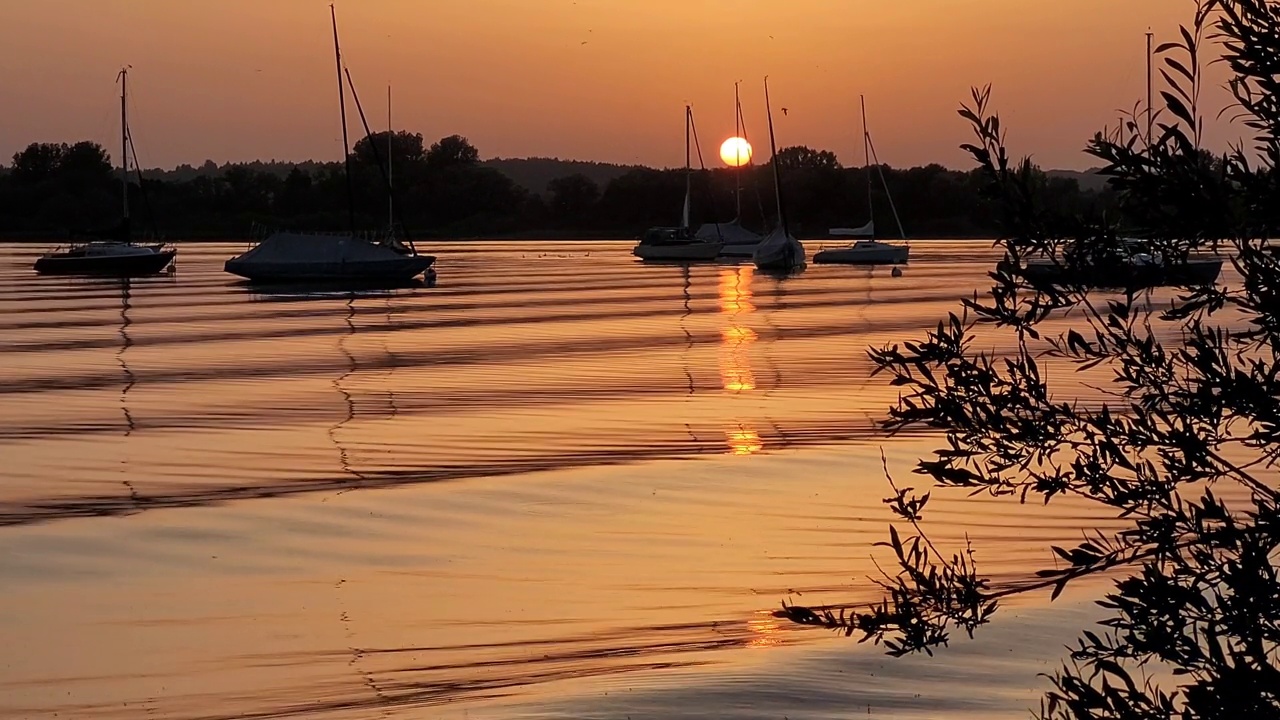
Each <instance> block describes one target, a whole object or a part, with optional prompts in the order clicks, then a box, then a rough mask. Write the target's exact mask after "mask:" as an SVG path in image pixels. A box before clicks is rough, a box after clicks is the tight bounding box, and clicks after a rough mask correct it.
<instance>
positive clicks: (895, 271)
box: [890, 265, 902, 277]
mask: <svg viewBox="0 0 1280 720" xmlns="http://www.w3.org/2000/svg"><path fill="white" fill-rule="evenodd" d="M890 274H891V275H893V276H894V277H902V268H900V267H898V266H896V265H895V266H894V268H893V272H892V273H890Z"/></svg>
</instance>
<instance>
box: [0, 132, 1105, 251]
mask: <svg viewBox="0 0 1280 720" xmlns="http://www.w3.org/2000/svg"><path fill="white" fill-rule="evenodd" d="M388 139H389V138H388V133H386V132H382V133H376V134H375V135H373V136H372V142H374V143H376V144H377V148H378V151H379V154H381V155H386V152H387V147H388ZM390 140H391V149H392V152H391V155H392V160H393V174H394V177H393V180H394V184H395V190H394V196H395V200H396V211H397V216H398V222H399V223H401V224H402V225H403V228H402V229H403V230H404V231H406V232H407V233H408V234H409V236H410V237H415V238H442V239H443V238H448V239H471V238H474V239H480V238H484V239H521V238H529V239H537V238H557V239H573V238H581V239H588V238H589V239H632V238H636V237H638V236H639V235H640V234H641V233H643V232H644V230H645V229H646V228H649V227H653V226H658V225H675V224H679V220H680V209H681V206H682V204H683V199H684V183H685V176H684V170H683V169H662V170H658V169H653V168H647V167H641V166H625V165H611V164H606V163H592V162H579V161H567V160H557V159H547V158H528V159H500V158H499V159H492V160H485V161H481V160H480V159H479V152H478V150H477V149H476V148H475V147H474V146H472V145H471V143H470V142H468V141H467V139H466V138H463V137H461V136H457V135H453V136H449V137H446V138H442V139H441V140H440V141H438V142H436V143H434V144H432V145H431V146H430V147H427V146H426V145H425V143H424V140H423V138H422V136H421V135H419V134H414V133H409V132H405V131H397V132H395V133H394V135H393V137H391V138H390ZM112 159H113V158H112V157H111V155H110V154H109V153H108V152H107V151H106V149H105V148H103V147H102V146H101V145H98V144H97V143H93V142H88V141H82V142H77V143H73V144H65V143H33V144H31V145H29V146H28V147H27V148H26V149H24V150H22V151H21V152H18V153H16V154H15V155H14V156H13V159H12V164H11V165H10V166H8V167H4V166H0V238H3V239H6V240H32V241H49V240H58V239H64V238H66V237H67V236H68V233H69V232H71V231H73V230H89V229H93V228H101V227H109V226H111V225H113V224H115V223H116V222H117V221H118V219H119V216H120V174H119V170H118V169H113V167H112V164H111V163H112ZM779 160H780V161H781V164H782V166H783V168H784V172H785V174H786V180H785V184H784V191H785V193H786V195H787V198H786V199H787V202H788V207H789V208H791V209H790V210H789V215H790V216H791V217H792V218H794V219H793V220H792V226H793V232H795V233H796V235H797V236H798V237H801V238H820V237H825V236H826V230H827V228H829V227H837V226H851V225H861V224H862V223H864V222H866V217H865V214H866V211H865V208H866V198H867V173H866V171H865V170H864V169H863V168H860V167H859V168H845V167H842V166H841V165H840V164H839V162H838V161H837V160H836V156H835V154H834V153H831V152H828V151H818V150H812V149H810V148H807V147H801V146H796V147H790V148H785V149H783V150H781V151H779ZM351 161H352V162H351V169H352V176H353V183H352V185H353V188H354V194H355V207H356V230H357V231H360V232H363V231H374V230H379V229H385V228H386V226H387V215H388V212H387V193H386V188H385V185H384V183H383V180H382V176H381V174H380V172H379V170H378V165H377V161H376V157H375V155H374V153H373V151H372V148H371V141H370V138H363V139H361V140H360V141H359V142H357V143H356V145H355V147H354V149H353V151H352V153H351ZM880 169H881V170H882V171H883V175H884V181H883V184H882V182H881V180H880V177H879V173H876V174H874V175H873V179H872V188H871V195H872V198H873V204H874V209H875V212H876V216H877V217H879V218H886V219H887V218H890V217H891V210H890V207H889V201H888V197H889V195H886V193H885V187H884V185H886V184H887V186H888V190H889V193H890V194H891V196H892V198H893V200H894V203H895V204H896V205H897V208H898V211H899V213H901V214H902V218H903V225H904V226H905V229H906V232H907V234H908V235H909V236H911V237H917V238H938V239H945V238H987V237H994V236H995V235H996V234H997V232H998V230H999V222H998V216H997V209H996V208H995V207H994V206H993V205H992V204H991V203H990V202H989V201H988V200H986V199H984V198H983V197H982V193H981V190H982V183H983V180H982V178H981V175H980V174H979V173H978V172H977V171H968V172H960V171H955V170H948V169H947V168H944V167H942V166H941V165H936V164H935V165H926V166H923V167H915V168H909V169H896V168H892V167H888V166H882V167H881V168H880ZM342 170H343V164H342V163H341V162H331V163H318V162H303V163H286V162H251V163H227V164H223V165H216V164H215V163H213V162H212V161H206V162H205V163H204V165H202V166H201V167H199V168H196V167H192V166H189V165H183V166H179V167H178V168H175V169H174V170H167V171H166V170H143V171H142V172H141V173H137V172H134V173H133V174H132V177H131V180H130V185H131V188H130V210H131V214H132V215H133V217H134V229H135V232H138V233H141V234H143V235H150V236H155V237H165V238H172V239H179V240H210V241H212V240H240V239H244V238H245V237H247V236H249V235H250V233H251V230H252V228H254V227H255V226H266V227H271V228H281V229H291V230H307V231H345V230H349V229H350V224H349V220H348V215H347V195H346V184H345V180H344V178H343V173H342ZM740 181H741V185H742V191H741V207H742V222H743V224H744V225H746V226H747V227H754V228H758V229H760V228H767V227H769V226H770V224H771V223H772V222H773V220H772V217H771V212H772V211H770V210H769V209H768V208H770V207H772V199H771V198H772V193H773V179H772V176H771V175H770V174H769V173H768V172H767V165H756V166H752V167H748V168H745V169H744V170H743V171H742V173H741V178H740ZM1037 183H1038V192H1039V193H1041V194H1042V196H1043V198H1044V199H1045V202H1046V203H1047V204H1049V205H1050V206H1052V207H1055V208H1058V209H1060V210H1061V211H1063V212H1077V213H1083V214H1088V215H1095V214H1096V215H1100V214H1101V213H1103V212H1108V213H1114V212H1116V203H1115V198H1114V194H1113V193H1112V192H1111V191H1110V190H1109V189H1107V188H1106V187H1105V184H1104V183H1103V182H1102V179H1101V177H1100V176H1098V175H1096V174H1093V173H1072V172H1067V171H1049V172H1047V173H1038V175H1037ZM734 187H735V179H734V172H733V171H732V170H729V169H727V168H717V169H714V170H698V171H696V174H695V178H694V198H693V212H692V221H693V224H695V225H697V224H699V223H702V222H717V221H719V222H727V221H729V220H731V219H733V217H734V214H735V202H734ZM882 225H883V228H882V229H883V230H885V231H887V230H888V229H889V228H890V227H891V226H892V223H888V224H885V223H882Z"/></svg>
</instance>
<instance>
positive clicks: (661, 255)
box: [631, 242, 723, 262]
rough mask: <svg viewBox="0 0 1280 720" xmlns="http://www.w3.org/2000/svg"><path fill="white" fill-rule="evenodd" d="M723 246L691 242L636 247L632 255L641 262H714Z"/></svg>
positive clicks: (642, 244)
mask: <svg viewBox="0 0 1280 720" xmlns="http://www.w3.org/2000/svg"><path fill="white" fill-rule="evenodd" d="M722 247H723V246H722V245H721V244H720V243H709V242H691V243H681V244H669V245H668V244H663V245H657V244H652V245H646V244H644V243H641V244H639V245H636V246H635V248H634V249H633V250H632V251H631V254H632V255H635V256H636V257H638V258H640V259H641V260H659V261H661V260H666V261H674V262H694V261H699V260H715V259H716V258H717V257H718V256H719V255H720V251H721V248H722Z"/></svg>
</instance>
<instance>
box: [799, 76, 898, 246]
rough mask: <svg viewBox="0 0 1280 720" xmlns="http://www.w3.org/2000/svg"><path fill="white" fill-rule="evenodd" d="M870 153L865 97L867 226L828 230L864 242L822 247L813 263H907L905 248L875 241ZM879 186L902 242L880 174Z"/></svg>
mask: <svg viewBox="0 0 1280 720" xmlns="http://www.w3.org/2000/svg"><path fill="white" fill-rule="evenodd" d="M873 152H875V151H874V149H873V146H872V144H871V133H870V131H868V130H867V102H866V98H862V154H863V163H862V166H863V170H864V171H865V173H866V176H867V215H868V216H870V219H869V220H868V221H867V224H866V225H863V226H862V227H859V228H831V229H830V230H828V231H827V233H828V234H829V235H831V236H832V237H854V238H865V239H863V240H855V241H854V242H853V244H852V245H848V246H846V247H838V248H829V249H827V248H824V249H822V250H820V251H818V253H817V254H816V255H814V256H813V261H814V262H816V263H826V264H840V265H899V264H902V263H905V262H907V258H908V257H909V256H910V253H911V248H909V247H907V246H906V245H891V244H889V243H884V242H880V241H878V240H876V239H875V237H876V219H875V215H874V204H873V203H872V201H871V189H872V186H873V182H872V178H871V176H872V172H871V167H872V166H871V155H872V153H873ZM879 168H880V166H879V160H878V159H877V162H876V169H877V170H879ZM880 183H881V184H882V185H884V192H885V195H886V196H887V197H888V198H889V208H890V209H891V210H892V211H893V219H894V221H895V222H897V224H898V234H899V235H900V236H902V239H903V240H905V239H906V238H907V234H906V231H904V230H903V229H902V221H901V220H900V219H899V218H898V208H897V207H896V206H894V204H893V195H892V194H890V193H889V184H888V183H887V182H885V179H884V174H883V172H881V173H880Z"/></svg>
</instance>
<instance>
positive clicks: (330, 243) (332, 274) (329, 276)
mask: <svg viewBox="0 0 1280 720" xmlns="http://www.w3.org/2000/svg"><path fill="white" fill-rule="evenodd" d="M329 13H330V17H331V19H332V21H333V52H334V57H335V60H336V63H337V67H338V108H339V113H340V114H341V116H342V146H343V152H344V154H343V159H344V164H343V166H344V172H345V175H346V180H347V190H348V194H347V212H348V216H349V217H350V219H351V225H352V231H351V232H348V233H305V232H273V233H271V234H269V235H268V236H267V237H266V238H265V239H263V240H262V241H261V242H259V243H258V244H257V245H256V246H254V247H253V248H251V249H250V250H248V251H247V252H245V253H243V254H242V255H239V256H237V257H234V258H231V259H230V260H228V261H227V262H226V265H225V266H224V269H225V270H226V271H227V272H229V273H231V274H233V275H239V276H240V277H243V278H246V279H248V280H249V281H251V282H254V283H266V284H275V285H286V284H290V283H325V284H328V285H330V286H333V285H341V284H343V283H349V284H351V285H352V286H359V287H370V286H377V285H379V284H387V285H400V284H403V283H406V282H408V281H410V280H412V279H413V278H415V277H417V276H418V275H421V274H422V273H424V272H426V271H427V270H428V269H429V268H430V267H431V266H432V265H433V264H435V261H436V259H435V257H434V256H432V255H420V254H418V251H417V249H416V248H414V247H413V244H412V241H410V243H409V245H405V244H404V243H403V242H401V241H400V240H398V239H397V238H396V237H395V234H394V219H393V221H392V228H391V230H390V231H389V232H388V234H386V235H385V236H383V237H381V238H372V237H370V238H366V237H364V236H359V235H357V234H356V233H355V230H354V225H355V206H354V203H353V199H352V197H353V193H351V150H350V146H349V143H348V141H347V109H346V90H347V87H348V86H350V87H351V94H352V97H353V99H354V100H355V101H356V105H357V108H358V107H359V104H360V98H359V96H358V95H356V94H355V87H354V85H352V84H351V82H350V80H351V74H350V72H347V73H346V79H345V80H344V78H343V72H344V68H343V65H342V51H341V49H340V48H339V46H338V17H337V14H336V12H335V11H334V9H333V6H332V5H330V6H329ZM389 103H390V97H389V96H388V104H389ZM388 114H389V110H388ZM363 118H364V113H363V110H362V111H361V119H362V120H363ZM365 128H366V137H368V138H369V139H370V148H371V149H372V150H373V152H374V154H375V156H376V155H377V154H378V151H377V148H376V147H375V145H374V144H373V142H372V135H371V134H370V133H369V132H368V125H367V124H366V126H365ZM388 142H390V141H389V140H388ZM388 147H390V145H388ZM378 164H379V168H380V169H383V168H382V161H381V159H380V158H379V160H378ZM383 170H384V174H383V180H384V181H385V183H386V187H387V194H388V196H391V181H390V177H389V176H388V175H387V174H385V169H383ZM389 202H390V201H389ZM390 208H391V209H390V212H391V213H392V215H394V213H395V209H394V203H392V204H391V206H390Z"/></svg>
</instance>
